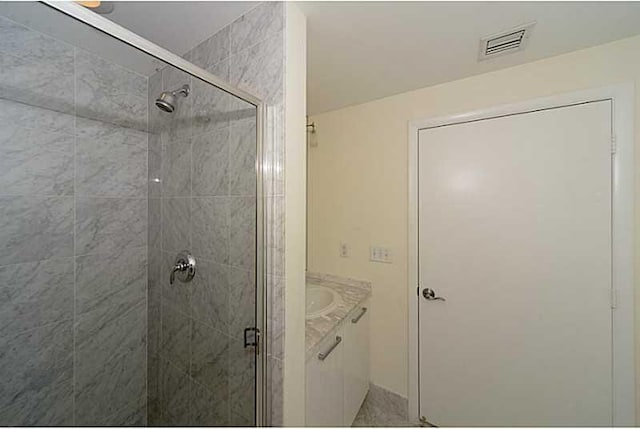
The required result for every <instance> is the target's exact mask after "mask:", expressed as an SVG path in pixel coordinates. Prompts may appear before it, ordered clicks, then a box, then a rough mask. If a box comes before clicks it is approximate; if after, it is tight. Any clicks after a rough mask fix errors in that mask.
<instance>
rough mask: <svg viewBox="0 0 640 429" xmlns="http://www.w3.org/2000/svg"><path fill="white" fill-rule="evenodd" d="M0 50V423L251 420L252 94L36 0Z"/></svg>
mask: <svg viewBox="0 0 640 429" xmlns="http://www.w3.org/2000/svg"><path fill="white" fill-rule="evenodd" d="M103 30H104V28H103ZM123 34H124V36H127V35H126V34H125V33H122V34H119V35H118V37H124V36H123ZM145 43H146V42H145ZM149 46H150V45H149ZM154 52H155V51H154ZM158 52H160V51H158ZM165 59H167V58H166V57H165ZM172 61H175V60H172ZM0 62H1V64H2V66H1V67H0V380H2V381H1V382H0V425H2V426H25V425H44V426H73V425H84V426H124V425H129V426H131V425H134V426H144V425H166V426H174V425H175V426H185V425H195V426H227V425H233V426H253V425H255V424H256V423H257V422H260V421H261V417H262V416H261V415H259V414H257V411H256V410H259V409H260V407H259V405H260V401H259V400H257V399H256V398H257V397H260V392H261V388H262V387H261V386H262V377H261V376H260V375H261V373H262V370H261V368H262V358H263V354H257V347H255V346H253V345H251V342H252V341H251V340H252V339H253V338H254V336H253V334H254V329H256V328H260V326H261V323H260V320H261V317H257V316H256V315H262V304H261V299H259V298H257V297H258V296H260V293H261V284H262V281H258V279H260V278H261V274H260V273H261V267H260V264H257V263H256V261H259V260H260V258H259V252H258V250H257V249H258V245H259V243H260V240H259V237H260V231H261V222H259V221H258V219H259V218H260V216H259V213H260V212H261V207H260V203H259V199H258V197H259V192H258V189H259V187H258V183H259V180H258V179H259V175H258V174H257V162H256V160H257V158H258V148H259V146H260V145H259V140H258V134H259V133H258V128H259V127H258V109H257V108H256V105H255V104H252V103H255V101H252V103H250V102H247V101H243V100H242V99H240V98H239V97H236V96H235V95H232V94H231V93H230V92H227V91H225V90H222V89H220V88H217V87H216V86H214V85H212V84H211V83H208V82H207V81H205V80H202V79H201V78H200V77H196V76H195V75H192V74H189V73H187V72H185V71H183V70H182V69H179V68H178V67H176V66H175V65H171V64H169V63H168V62H167V61H163V60H162V59H161V58H159V55H156V56H152V55H150V54H147V53H145V52H143V51H142V50H140V49H138V48H136V47H135V43H132V42H131V41H130V43H124V42H123V41H120V40H118V39H116V38H114V37H112V36H110V35H108V34H107V33H105V32H104V31H99V30H97V29H95V28H94V27H92V26H91V25H88V24H86V23H84V22H81V21H79V20H77V19H75V18H72V17H71V16H69V15H67V14H65V13H62V12H60V11H58V10H56V9H54V8H52V7H50V6H48V5H46V4H42V3H19V2H3V3H0ZM181 67H183V68H185V66H184V64H182V63H181ZM214 73H215V74H216V75H217V76H219V77H220V78H221V79H222V80H224V79H226V78H227V77H228V74H227V73H228V64H227V65H224V64H221V65H220V66H219V68H218V69H216V70H214ZM206 77H207V76H205V78H206ZM213 81H215V79H213ZM225 89H227V90H228V89H229V88H228V87H225ZM184 253H188V254H190V255H191V256H192V257H193V258H194V260H195V269H194V270H193V271H192V274H193V275H192V278H191V279H189V275H187V274H189V267H188V266H187V267H186V268H185V267H184V266H183V265H181V259H180V257H179V255H182V254H184ZM182 260H183V262H184V261H185V258H184V257H183V258H182ZM186 262H191V261H190V260H186ZM183 268H184V269H183ZM173 271H175V272H174V273H173V274H174V276H175V279H174V281H173V282H171V274H172V272H173ZM245 330H247V331H246V333H247V335H246V338H245ZM245 339H246V341H245Z"/></svg>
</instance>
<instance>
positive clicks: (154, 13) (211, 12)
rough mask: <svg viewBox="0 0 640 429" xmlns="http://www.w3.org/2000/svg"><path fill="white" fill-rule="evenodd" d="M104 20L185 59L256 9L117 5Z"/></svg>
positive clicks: (231, 4) (222, 4)
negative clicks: (187, 53)
mask: <svg viewBox="0 0 640 429" xmlns="http://www.w3.org/2000/svg"><path fill="white" fill-rule="evenodd" d="M113 4H114V9H113V12H111V13H110V14H108V15H104V17H106V18H108V19H110V20H112V21H113V22H116V23H118V24H120V25H122V26H123V27H125V28H127V29H129V30H131V31H133V32H134V33H137V34H139V35H140V36H142V37H144V38H146V39H149V40H151V41H152V42H154V43H155V44H156V45H159V46H162V47H163V48H165V49H167V50H169V51H171V52H173V53H175V54H178V55H182V54H184V53H186V52H187V51H188V50H190V49H191V48H193V47H195V46H196V45H198V44H199V43H200V42H202V41H204V40H206V39H208V38H209V37H211V36H212V35H214V34H215V33H217V32H218V31H219V30H221V29H222V28H224V27H225V26H227V25H228V24H230V23H232V22H233V21H234V20H236V19H237V18H238V17H240V16H241V15H243V14H245V13H246V12H248V11H249V10H251V9H253V8H254V7H255V6H256V5H257V4H258V3H257V2H251V1H116V2H113Z"/></svg>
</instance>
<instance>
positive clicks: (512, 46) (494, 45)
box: [478, 22, 535, 61]
mask: <svg viewBox="0 0 640 429" xmlns="http://www.w3.org/2000/svg"><path fill="white" fill-rule="evenodd" d="M534 25H535V23H534V22H532V23H530V24H526V25H522V26H520V27H516V28H512V29H511V30H508V31H504V32H502V33H499V34H493V35H491V36H487V37H483V38H482V39H480V52H479V55H478V60H480V61H482V60H487V59H489V58H494V57H498V56H500V55H505V54H510V53H512V52H518V51H521V50H523V49H524V48H525V46H526V45H527V41H528V40H529V37H530V36H531V30H532V29H533V26H534Z"/></svg>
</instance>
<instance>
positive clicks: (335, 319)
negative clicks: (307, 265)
mask: <svg viewBox="0 0 640 429" xmlns="http://www.w3.org/2000/svg"><path fill="white" fill-rule="evenodd" d="M310 285H318V286H324V287H327V288H330V289H332V290H334V291H336V292H337V293H338V295H340V298H342V299H341V300H340V301H339V302H338V306H337V307H336V308H335V309H333V310H332V311H330V312H329V313H327V314H325V315H322V316H318V317H314V318H313V319H306V329H305V335H306V360H309V358H310V357H311V356H313V355H314V354H316V353H317V352H318V350H317V349H318V346H319V345H320V343H321V342H322V340H324V339H325V338H327V337H328V336H329V335H330V334H331V333H333V332H335V331H337V329H338V327H339V326H340V324H341V323H342V321H343V320H344V319H346V318H347V317H348V316H349V314H350V313H351V312H353V311H354V310H355V309H356V308H357V307H358V306H359V305H360V304H362V303H363V302H364V301H365V300H366V299H367V298H369V297H370V296H371V283H370V282H367V281H362V280H355V279H350V278H346V277H338V276H334V275H331V274H319V273H307V284H306V286H307V287H308V286H310Z"/></svg>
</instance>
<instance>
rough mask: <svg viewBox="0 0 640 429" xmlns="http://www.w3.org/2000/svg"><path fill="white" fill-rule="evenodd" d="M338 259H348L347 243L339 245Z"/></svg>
mask: <svg viewBox="0 0 640 429" xmlns="http://www.w3.org/2000/svg"><path fill="white" fill-rule="evenodd" d="M339 254H340V257H341V258H348V257H349V245H348V244H347V243H340V253H339Z"/></svg>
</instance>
